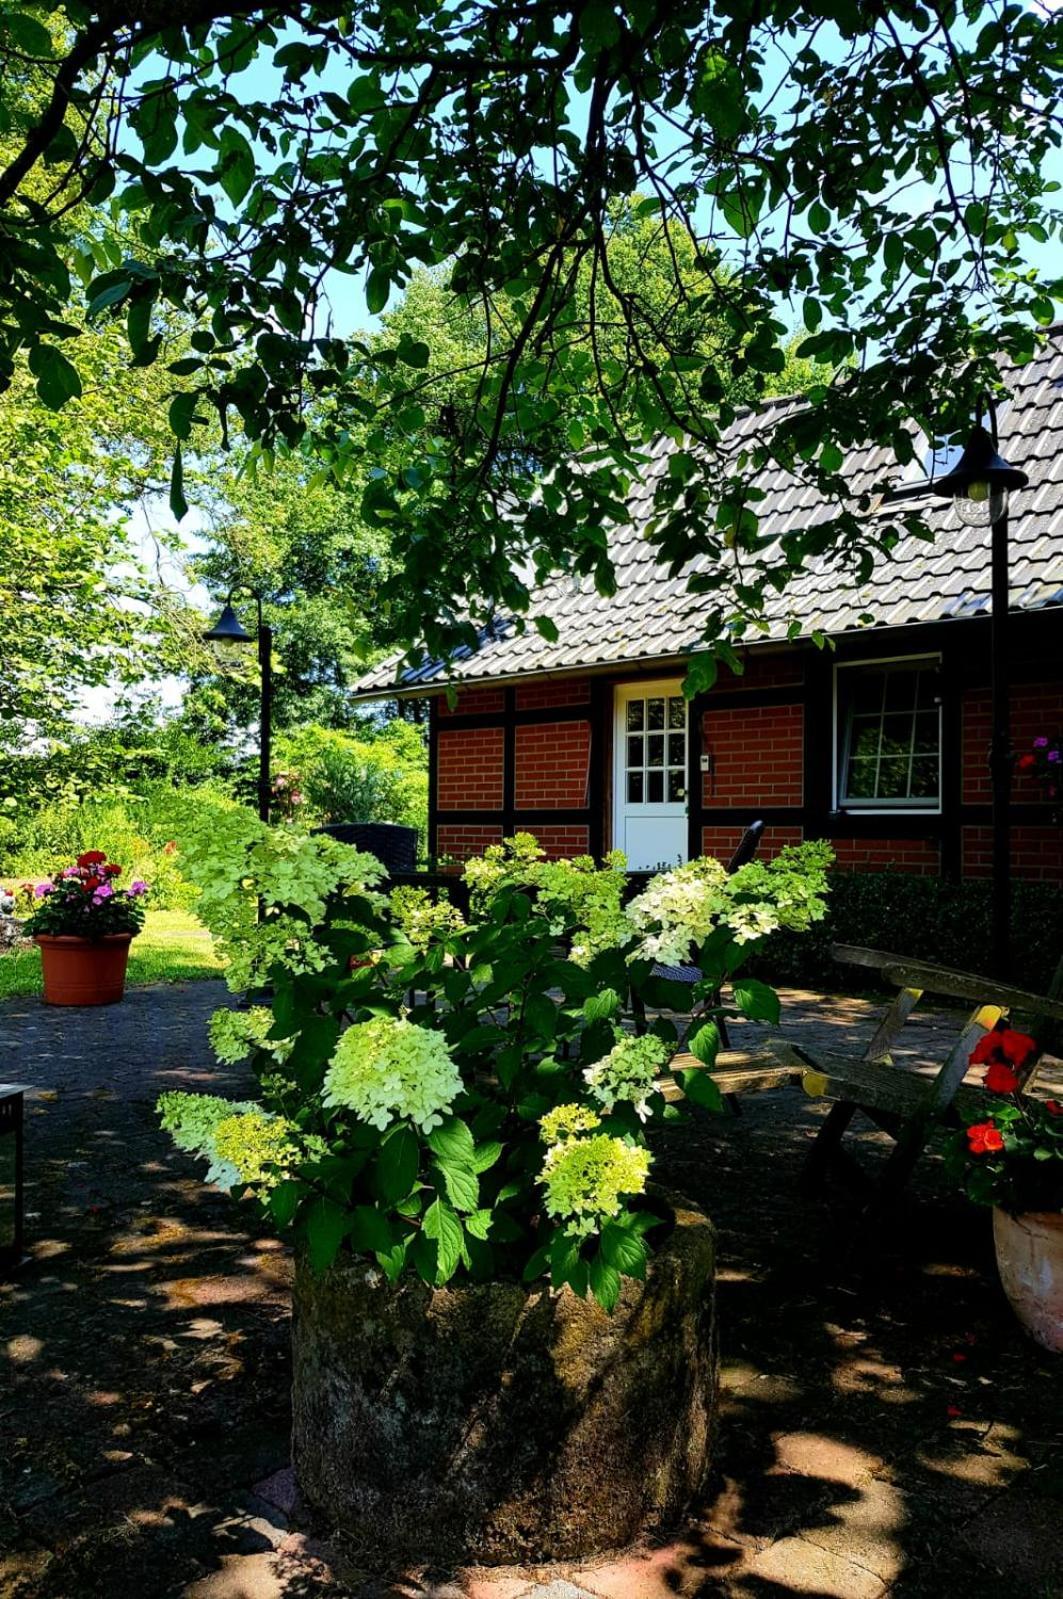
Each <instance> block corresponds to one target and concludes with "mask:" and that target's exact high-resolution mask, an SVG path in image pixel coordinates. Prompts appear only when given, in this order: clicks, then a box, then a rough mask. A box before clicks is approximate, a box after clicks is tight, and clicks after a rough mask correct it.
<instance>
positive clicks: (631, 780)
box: [627, 772, 643, 805]
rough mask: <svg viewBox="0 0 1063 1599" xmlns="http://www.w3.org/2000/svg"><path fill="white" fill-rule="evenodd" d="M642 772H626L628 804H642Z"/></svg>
mask: <svg viewBox="0 0 1063 1599" xmlns="http://www.w3.org/2000/svg"><path fill="white" fill-rule="evenodd" d="M642 787H643V784H642V773H641V772H629V773H628V774H627V798H628V804H629V805H641V804H642Z"/></svg>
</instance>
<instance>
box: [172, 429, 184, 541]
mask: <svg viewBox="0 0 1063 1599" xmlns="http://www.w3.org/2000/svg"><path fill="white" fill-rule="evenodd" d="M170 510H171V511H172V512H173V514H174V517H175V519H176V520H177V521H178V522H180V521H181V519H182V518H183V517H186V516H187V515H188V501H187V500H186V499H185V466H184V458H183V456H182V454H181V446H180V444H179V445H178V446H177V448H176V449H175V450H174V452H173V467H172V468H171V471H170Z"/></svg>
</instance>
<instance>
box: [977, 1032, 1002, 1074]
mask: <svg viewBox="0 0 1063 1599" xmlns="http://www.w3.org/2000/svg"><path fill="white" fill-rule="evenodd" d="M999 1038H1000V1034H999V1033H998V1032H997V1030H996V1028H994V1029H993V1031H992V1032H991V1033H986V1035H985V1037H984V1038H980V1039H979V1040H978V1042H977V1044H976V1045H975V1046H974V1048H973V1049H972V1050H971V1059H970V1062H969V1064H970V1065H971V1066H988V1064H989V1062H990V1061H991V1060H996V1058H997V1055H998V1053H999V1050H1000V1044H999V1042H998V1041H999Z"/></svg>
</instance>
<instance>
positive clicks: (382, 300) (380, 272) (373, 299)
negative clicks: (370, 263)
mask: <svg viewBox="0 0 1063 1599" xmlns="http://www.w3.org/2000/svg"><path fill="white" fill-rule="evenodd" d="M390 293H391V276H390V274H389V273H387V272H386V271H385V270H384V268H383V267H374V268H373V270H372V271H371V272H370V274H369V278H368V280H367V282H366V285H365V305H366V310H367V311H368V312H369V314H370V316H379V314H380V312H381V311H383V309H384V307H385V306H386V305H387V303H388V296H389V295H390Z"/></svg>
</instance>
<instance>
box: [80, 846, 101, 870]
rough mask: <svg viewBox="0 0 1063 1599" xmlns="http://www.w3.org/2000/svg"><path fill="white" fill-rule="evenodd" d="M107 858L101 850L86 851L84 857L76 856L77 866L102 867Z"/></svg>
mask: <svg viewBox="0 0 1063 1599" xmlns="http://www.w3.org/2000/svg"><path fill="white" fill-rule="evenodd" d="M106 859H107V856H106V855H105V854H104V852H103V850H102V849H87V850H86V851H85V853H84V855H79V856H78V865H79V866H102V865H103V863H104V861H105V860H106Z"/></svg>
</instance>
